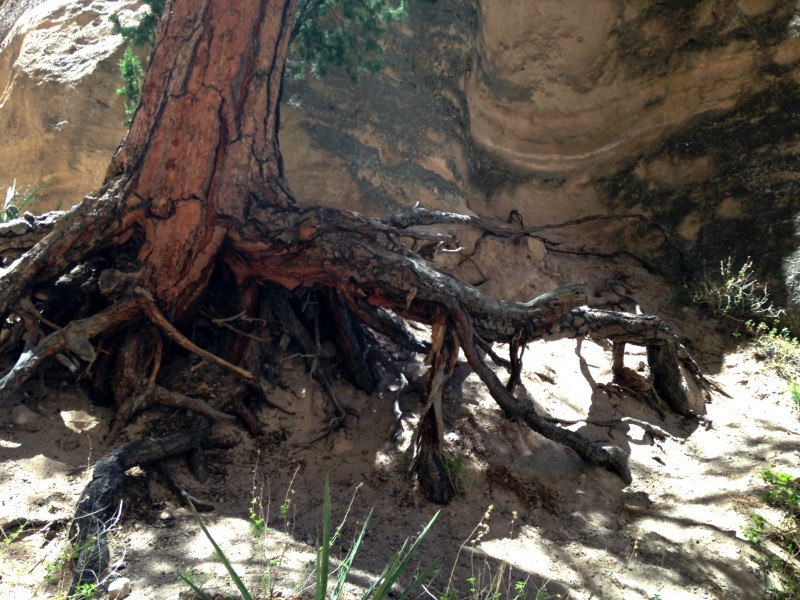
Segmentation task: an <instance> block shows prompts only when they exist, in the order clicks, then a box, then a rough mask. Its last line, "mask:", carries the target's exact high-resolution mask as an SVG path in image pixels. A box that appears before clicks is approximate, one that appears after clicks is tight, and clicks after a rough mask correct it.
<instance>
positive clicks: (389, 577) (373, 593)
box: [180, 478, 439, 600]
mask: <svg viewBox="0 0 800 600" xmlns="http://www.w3.org/2000/svg"><path fill="white" fill-rule="evenodd" d="M351 504H352V503H351ZM189 508H190V509H191V511H192V514H194V517H195V519H197V522H198V524H199V525H200V529H201V530H202V531H203V533H204V534H205V536H206V538H207V539H208V541H209V542H211V545H212V547H213V548H214V555H215V556H216V557H217V558H218V559H219V560H220V561H221V562H222V564H223V565H224V567H225V569H226V570H227V572H228V575H229V577H230V578H231V581H233V583H234V585H235V586H236V589H237V590H239V593H240V594H241V596H242V598H243V599H244V600H252V599H253V596H252V594H251V593H250V592H249V591H248V589H247V587H246V586H245V584H244V582H242V580H241V578H240V577H239V575H238V574H237V573H236V570H235V569H234V568H233V565H231V563H230V561H229V560H228V558H227V557H226V556H225V553H224V552H223V551H222V548H220V547H219V545H218V544H217V543H216V541H215V540H214V538H213V537H212V536H211V533H210V532H209V531H208V528H206V526H205V523H204V522H203V519H202V518H201V517H200V513H198V512H197V509H196V508H195V507H194V505H192V504H191V502H190V503H189ZM348 511H349V508H348ZM438 516H439V512H437V513H436V514H435V515H434V516H433V517H432V518H431V520H430V521H428V524H427V525H426V526H425V528H424V529H423V530H422V531H421V532H420V534H419V535H418V536H417V538H416V540H414V542H413V543H410V540H409V539H406V541H405V542H404V543H403V545H402V546H401V548H400V549H399V550H398V551H397V552H396V553H395V554H394V556H393V557H392V559H391V560H390V561H389V562H388V563H387V565H386V567H384V569H383V571H382V572H381V574H380V575H379V576H378V577H377V578H376V579H375V580H374V581H373V582H372V584H371V585H370V587H369V589H367V591H366V592H365V593H364V595H363V596H362V599H363V600H367V599H369V600H382V599H383V598H386V597H387V596H388V594H389V591H390V590H391V589H392V587H393V586H394V585H395V583H397V581H398V579H399V578H400V576H401V575H402V574H403V573H404V572H405V571H406V570H407V569H408V566H409V563H410V561H411V559H412V557H413V556H414V554H415V553H416V551H417V550H418V549H419V546H420V544H421V543H422V541H423V540H424V539H425V536H426V535H427V534H428V532H429V531H430V529H431V527H433V524H434V523H435V522H436V519H437V518H438ZM371 518H372V511H371V510H370V512H369V513H368V515H367V518H366V519H365V520H364V525H363V526H362V528H361V533H360V534H359V536H358V537H357V538H356V540H355V542H354V543H353V546H352V547H351V548H350V551H349V552H348V554H347V556H346V557H345V559H344V561H342V563H341V564H340V565H339V567H338V573H339V574H338V576H337V578H336V587H335V589H334V592H333V594H332V595H331V599H332V600H337V599H338V598H339V597H340V596H341V594H342V592H343V589H344V584H345V582H346V580H347V576H348V574H349V573H350V569H351V567H352V564H353V560H354V559H355V557H356V554H357V553H358V550H359V548H360V547H361V543H362V541H363V539H364V536H365V534H366V532H367V527H368V526H369V522H370V519H371ZM341 529H342V525H340V526H339V527H337V529H336V531H335V532H332V531H331V508H330V490H329V486H328V480H327V478H326V479H325V487H324V491H323V521H322V545H321V546H320V547H319V548H318V551H317V559H316V561H315V570H316V578H315V586H314V598H315V599H316V600H325V599H326V598H327V593H328V585H329V583H330V581H329V578H330V574H331V559H330V550H331V547H332V545H333V543H334V542H335V541H336V538H337V536H338V535H339V533H340V531H341ZM431 570H432V569H431V568H430V567H429V568H428V569H426V570H424V571H423V572H422V573H420V574H418V575H416V576H415V577H414V579H413V580H412V581H411V583H410V584H409V585H408V586H406V588H405V591H404V592H403V593H402V594H401V596H400V597H401V598H407V597H408V596H409V595H410V594H411V593H412V592H413V591H414V590H415V589H416V588H418V587H419V586H420V585H422V582H423V581H424V579H425V578H426V577H427V576H428V575H429V574H430V572H431ZM180 578H181V579H182V580H183V582H184V583H186V585H188V586H189V587H190V588H191V589H192V590H193V591H194V592H195V593H196V594H197V595H198V596H200V598H201V599H203V600H207V598H208V597H207V596H206V595H205V594H204V593H203V591H202V590H201V589H200V586H198V585H197V584H196V583H195V582H194V581H193V580H192V579H191V578H190V577H187V576H185V574H183V575H180Z"/></svg>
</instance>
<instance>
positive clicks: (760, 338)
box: [745, 321, 800, 407]
mask: <svg viewBox="0 0 800 600" xmlns="http://www.w3.org/2000/svg"><path fill="white" fill-rule="evenodd" d="M745 326H746V329H747V331H748V332H749V333H750V334H752V335H753V336H754V338H755V342H754V345H755V350H756V353H757V354H758V355H759V356H760V357H762V358H763V359H764V360H766V362H767V364H768V365H769V366H770V367H772V368H774V369H775V370H776V371H777V373H778V374H779V375H781V376H782V377H784V378H786V379H790V380H792V379H797V378H800V342H798V340H797V338H796V337H794V336H793V335H792V334H791V332H790V331H789V330H788V329H787V328H785V327H782V328H780V329H779V327H780V324H779V323H778V322H777V321H776V322H775V323H774V325H773V326H772V327H770V326H769V325H767V324H765V323H755V322H753V321H747V322H746V323H745ZM791 393H792V397H793V398H794V397H795V391H792V392H791ZM797 395H798V398H797V400H795V406H796V407H797V406H798V401H800V390H797Z"/></svg>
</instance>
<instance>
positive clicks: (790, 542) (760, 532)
mask: <svg viewBox="0 0 800 600" xmlns="http://www.w3.org/2000/svg"><path fill="white" fill-rule="evenodd" d="M761 478H762V479H763V480H764V483H766V484H767V486H768V487H767V489H766V491H765V492H764V496H763V499H764V502H765V503H766V504H768V505H769V506H772V507H775V508H777V509H779V510H780V511H781V512H782V514H783V516H782V519H781V521H780V522H779V523H773V522H771V521H770V520H769V519H767V518H765V517H763V516H762V515H759V514H753V515H751V516H750V520H751V522H752V525H751V526H750V527H749V528H747V529H746V530H745V531H744V536H745V538H746V539H747V540H748V541H750V542H751V543H752V544H753V545H754V546H755V547H756V548H758V549H759V550H760V551H761V553H762V556H761V559H760V561H759V565H760V567H761V570H762V571H763V573H764V577H765V581H766V588H767V589H766V592H767V593H766V596H767V597H768V598H771V599H774V600H796V598H798V597H800V562H798V556H800V524H799V523H798V518H800V480H798V479H797V478H796V477H794V476H792V475H790V474H788V473H783V472H780V471H773V470H772V469H762V470H761Z"/></svg>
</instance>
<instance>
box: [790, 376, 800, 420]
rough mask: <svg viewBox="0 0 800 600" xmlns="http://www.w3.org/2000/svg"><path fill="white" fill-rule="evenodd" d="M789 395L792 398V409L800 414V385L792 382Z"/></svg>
mask: <svg viewBox="0 0 800 600" xmlns="http://www.w3.org/2000/svg"><path fill="white" fill-rule="evenodd" d="M789 394H790V395H791V397H792V408H794V410H795V412H797V413H800V383H798V382H797V381H792V382H791V383H790V384H789Z"/></svg>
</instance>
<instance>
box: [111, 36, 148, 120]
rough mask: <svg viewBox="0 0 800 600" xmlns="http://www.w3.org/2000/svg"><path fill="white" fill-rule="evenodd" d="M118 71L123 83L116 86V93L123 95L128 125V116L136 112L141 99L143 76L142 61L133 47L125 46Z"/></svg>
mask: <svg viewBox="0 0 800 600" xmlns="http://www.w3.org/2000/svg"><path fill="white" fill-rule="evenodd" d="M119 72H120V75H122V81H123V82H124V85H123V86H122V87H121V88H117V94H119V95H120V96H125V115H126V116H127V117H128V121H126V124H127V125H130V118H131V117H133V113H135V112H136V107H138V106H139V101H140V100H141V99H142V79H143V78H144V68H143V67H142V61H140V60H139V57H138V56H136V54H135V53H134V52H133V47H132V46H128V47H127V48H125V53H124V54H123V55H122V60H121V61H119Z"/></svg>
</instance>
